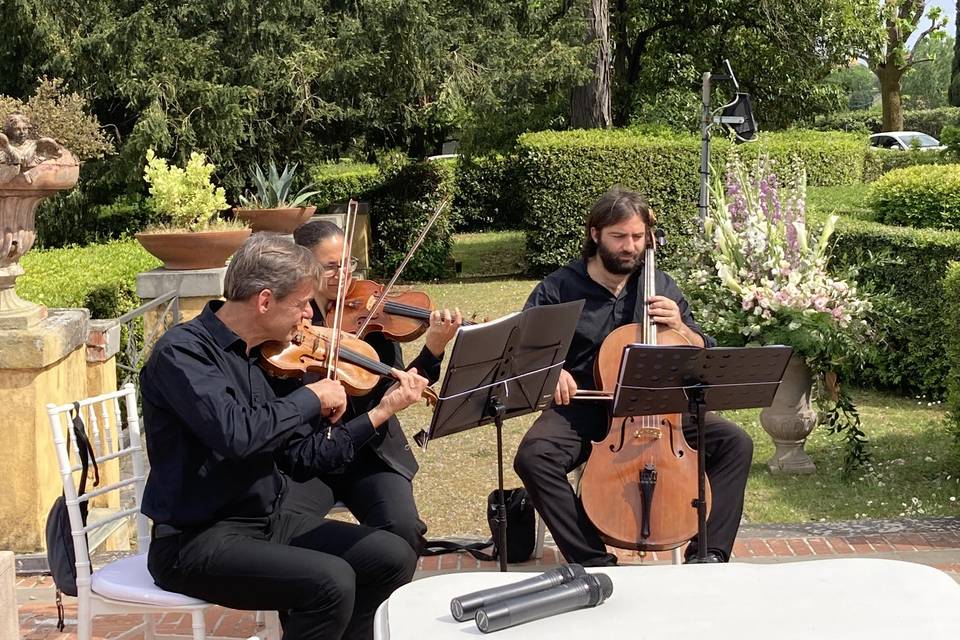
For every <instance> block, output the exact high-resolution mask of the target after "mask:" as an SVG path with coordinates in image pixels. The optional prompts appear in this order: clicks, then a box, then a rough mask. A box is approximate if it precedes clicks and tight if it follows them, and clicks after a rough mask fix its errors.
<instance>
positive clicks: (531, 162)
mask: <svg viewBox="0 0 960 640" xmlns="http://www.w3.org/2000/svg"><path fill="white" fill-rule="evenodd" d="M729 149H730V143H729V142H727V141H726V140H722V139H717V140H716V141H715V143H714V146H713V160H714V166H722V165H723V160H722V159H723V158H724V157H725V154H726V153H727V151H728V150H729ZM737 149H738V153H740V154H741V155H742V156H746V157H756V156H757V155H758V154H761V153H763V154H767V155H769V156H770V158H771V159H772V160H773V161H774V162H781V163H785V162H788V161H789V160H790V159H791V158H792V157H795V156H799V157H800V158H801V159H802V160H803V162H804V164H805V165H806V167H807V179H808V183H809V184H810V185H812V186H832V185H846V184H856V183H859V182H861V180H862V178H863V168H864V155H865V149H866V142H865V141H864V140H863V139H862V138H861V137H860V136H856V135H852V134H843V133H825V132H817V131H787V132H783V133H776V134H771V133H768V134H762V135H761V136H760V140H759V142H757V143H753V144H747V145H741V146H738V147H737ZM518 154H519V162H520V169H521V176H522V189H521V193H522V194H523V195H522V203H523V208H524V224H525V229H526V231H527V264H528V266H529V268H530V269H531V271H533V272H534V273H537V274H542V273H545V272H549V271H551V270H552V269H555V268H556V267H558V266H560V265H562V264H564V263H566V262H567V261H569V260H571V259H573V258H575V257H577V256H578V255H579V246H580V242H581V239H582V234H583V220H584V218H585V216H586V214H587V212H588V211H589V209H590V206H591V205H592V204H593V202H594V201H595V200H596V199H597V198H598V197H599V196H600V195H601V194H602V193H603V192H604V191H606V190H607V189H609V188H610V187H611V186H612V185H614V184H621V185H623V186H625V187H627V188H630V189H635V190H637V191H639V192H640V193H643V194H644V195H645V196H647V198H648V200H649V201H650V204H651V206H652V207H653V209H654V211H655V212H656V213H657V216H658V219H659V221H660V225H661V226H662V227H663V228H664V230H665V231H666V232H667V242H668V246H667V249H666V251H665V253H664V258H663V259H661V263H662V264H663V265H664V266H665V268H668V269H669V267H670V265H671V264H678V261H679V260H681V259H682V257H683V256H684V255H686V254H687V253H688V252H687V251H686V250H685V247H686V246H687V245H688V243H689V242H690V239H691V237H692V236H693V235H694V234H695V233H696V232H697V199H698V194H699V167H700V140H699V138H697V137H694V136H691V135H673V136H669V137H653V136H642V135H638V134H637V133H636V132H633V131H630V130H609V131H602V130H591V131H567V132H553V131H544V132H539V133H530V134H525V135H523V136H520V139H519V150H518Z"/></svg>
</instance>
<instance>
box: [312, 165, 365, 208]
mask: <svg viewBox="0 0 960 640" xmlns="http://www.w3.org/2000/svg"><path fill="white" fill-rule="evenodd" d="M308 173H309V174H310V181H311V182H312V183H313V189H314V190H315V191H316V192H317V193H316V195H315V196H313V198H312V202H313V203H314V204H316V205H317V210H318V211H325V210H326V208H327V207H328V206H330V205H331V204H333V203H335V202H343V201H345V200H349V199H350V198H355V199H358V200H369V195H368V194H369V192H370V191H371V190H372V189H374V188H375V187H377V185H379V184H380V183H381V182H382V180H383V177H382V176H381V174H380V169H379V168H377V166H376V165H373V164H362V163H359V162H339V163H329V162H325V163H319V164H315V165H313V166H312V167H310V168H309V169H308Z"/></svg>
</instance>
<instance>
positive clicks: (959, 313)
mask: <svg viewBox="0 0 960 640" xmlns="http://www.w3.org/2000/svg"><path fill="white" fill-rule="evenodd" d="M943 293H944V300H943V315H944V318H945V320H946V323H947V333H946V335H945V336H944V338H945V339H946V341H947V359H948V361H949V363H950V373H949V375H948V376H947V409H948V410H949V412H950V422H951V423H952V431H953V434H954V440H955V442H956V443H957V450H958V452H960V262H953V263H951V264H950V265H948V267H947V275H946V277H945V278H944V279H943Z"/></svg>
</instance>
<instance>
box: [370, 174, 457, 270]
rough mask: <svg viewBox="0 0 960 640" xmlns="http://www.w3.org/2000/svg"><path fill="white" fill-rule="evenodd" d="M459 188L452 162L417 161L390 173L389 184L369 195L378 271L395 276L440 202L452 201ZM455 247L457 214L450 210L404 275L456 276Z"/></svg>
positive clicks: (448, 209)
mask: <svg viewBox="0 0 960 640" xmlns="http://www.w3.org/2000/svg"><path fill="white" fill-rule="evenodd" d="M453 184H454V163H453V162H450V161H433V162H412V163H409V164H404V165H402V166H395V167H391V168H388V169H386V170H385V171H384V174H383V181H382V182H381V183H380V184H379V185H378V186H376V187H375V188H373V189H372V190H371V191H369V192H368V193H367V194H366V196H365V197H366V198H368V199H369V202H370V218H371V226H372V227H373V228H372V230H371V231H372V234H373V256H372V258H373V268H374V271H375V272H376V273H377V274H378V275H385V276H389V275H391V274H392V273H393V272H394V270H395V269H396V268H397V266H398V265H399V264H400V262H401V261H402V260H403V256H404V255H405V254H406V253H407V251H408V250H409V249H410V247H411V246H413V243H414V241H415V240H416V238H417V236H419V235H420V232H421V230H422V229H423V226H424V224H425V223H426V221H427V220H428V219H429V218H430V216H431V215H433V213H434V211H435V210H436V209H437V207H438V206H439V205H440V202H441V201H442V200H443V199H445V198H451V197H452V195H453ZM452 248H453V224H452V213H451V211H450V207H447V209H446V210H445V211H444V213H443V214H441V216H440V218H439V219H438V220H437V222H436V223H435V224H434V225H433V227H432V228H431V229H430V233H428V234H427V237H426V239H425V240H424V242H423V244H422V245H421V246H420V248H419V249H417V252H416V253H415V254H414V255H413V258H412V259H411V260H410V262H409V263H408V264H407V267H406V269H405V270H404V272H403V276H402V277H403V278H404V279H405V280H434V279H439V278H445V277H447V276H450V275H452V273H453V259H452V257H451V251H452Z"/></svg>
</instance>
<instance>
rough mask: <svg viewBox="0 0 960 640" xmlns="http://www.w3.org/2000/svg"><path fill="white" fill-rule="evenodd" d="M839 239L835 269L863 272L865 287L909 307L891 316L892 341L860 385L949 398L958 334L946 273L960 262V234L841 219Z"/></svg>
mask: <svg viewBox="0 0 960 640" xmlns="http://www.w3.org/2000/svg"><path fill="white" fill-rule="evenodd" d="M834 238H835V240H834V241H835V246H834V250H833V261H832V264H833V266H835V267H839V268H846V267H848V266H853V267H856V268H857V269H858V271H859V275H858V277H857V280H858V282H859V283H860V285H861V286H862V287H866V288H867V289H870V290H873V291H876V292H889V293H890V294H891V297H892V299H893V300H894V301H895V302H896V303H898V304H901V305H902V308H900V309H899V310H898V311H897V312H895V313H887V314H884V315H885V317H886V319H885V321H884V326H883V327H881V332H882V333H884V334H886V338H885V341H884V342H883V343H881V344H878V345H877V349H876V350H875V351H874V353H873V354H872V355H871V357H870V361H869V363H868V366H867V367H866V368H865V369H864V370H863V371H859V372H856V373H855V379H856V381H857V382H858V384H863V385H868V386H876V387H880V388H886V389H895V390H898V391H901V392H907V393H911V394H925V395H926V396H927V397H930V398H934V397H937V398H939V397H941V396H942V395H943V393H944V390H945V386H946V383H945V380H946V377H947V372H948V370H949V362H948V360H947V357H946V355H945V354H944V347H943V341H944V339H945V336H946V335H947V334H949V332H950V330H949V328H948V318H947V316H948V315H949V313H948V311H947V310H948V309H949V307H945V306H944V304H943V299H944V285H943V276H944V273H945V272H946V270H947V265H948V264H949V263H950V262H951V261H956V260H960V232H956V231H937V230H934V229H911V228H907V227H891V226H887V225H882V224H879V223H876V222H868V221H864V220H857V219H848V218H841V219H840V221H839V223H838V224H837V230H836V233H835V236H834Z"/></svg>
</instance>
